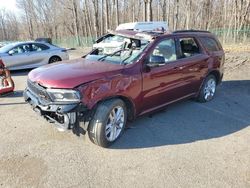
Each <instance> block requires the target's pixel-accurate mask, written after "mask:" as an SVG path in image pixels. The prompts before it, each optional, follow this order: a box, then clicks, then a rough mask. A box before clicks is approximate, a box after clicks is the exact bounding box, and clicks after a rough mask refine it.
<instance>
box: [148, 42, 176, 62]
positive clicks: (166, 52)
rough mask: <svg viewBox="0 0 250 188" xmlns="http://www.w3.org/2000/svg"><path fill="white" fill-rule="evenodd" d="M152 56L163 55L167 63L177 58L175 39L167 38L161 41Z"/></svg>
mask: <svg viewBox="0 0 250 188" xmlns="http://www.w3.org/2000/svg"><path fill="white" fill-rule="evenodd" d="M151 56H156V57H157V56H160V57H163V58H164V60H165V63H168V62H171V61H175V60H176V57H177V56H176V48H175V41H174V40H173V39H166V40H163V41H161V42H160V43H159V44H158V45H157V46H156V47H155V49H154V50H153V52H152V54H151Z"/></svg>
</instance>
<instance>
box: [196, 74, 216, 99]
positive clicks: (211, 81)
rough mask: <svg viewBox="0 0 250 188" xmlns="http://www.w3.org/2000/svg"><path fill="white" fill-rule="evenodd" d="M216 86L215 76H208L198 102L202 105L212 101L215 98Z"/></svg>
mask: <svg viewBox="0 0 250 188" xmlns="http://www.w3.org/2000/svg"><path fill="white" fill-rule="evenodd" d="M216 86H217V80H216V78H215V76H214V75H212V74H210V75H208V76H207V77H206V79H205V80H204V82H203V84H202V87H201V90H200V93H199V95H198V97H197V100H198V101H199V102H202V103H204V102H209V101H211V100H212V99H213V98H214V96H215V93H216Z"/></svg>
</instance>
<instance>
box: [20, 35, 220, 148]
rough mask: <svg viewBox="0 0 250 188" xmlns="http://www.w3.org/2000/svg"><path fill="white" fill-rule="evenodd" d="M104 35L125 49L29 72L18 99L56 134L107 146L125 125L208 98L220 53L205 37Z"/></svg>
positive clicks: (217, 75)
mask: <svg viewBox="0 0 250 188" xmlns="http://www.w3.org/2000/svg"><path fill="white" fill-rule="evenodd" d="M111 34H113V35H115V36H121V37H124V38H126V39H128V40H129V41H130V43H129V44H127V45H125V46H124V47H123V48H122V49H121V50H118V51H116V52H114V53H113V54H106V55H105V54H103V53H102V52H101V53H100V52H99V50H98V49H94V50H93V51H91V52H90V53H89V54H88V55H86V56H85V57H83V58H82V59H75V60H72V61H70V63H69V62H61V63H57V64H54V65H47V66H43V67H40V68H37V69H35V70H33V71H31V72H30V73H29V75H28V86H27V89H26V90H25V92H24V97H25V101H27V102H28V103H30V104H31V105H32V106H33V109H34V110H35V111H37V112H39V114H40V115H42V116H44V117H45V118H46V119H47V120H49V121H51V122H54V123H55V124H56V125H57V127H58V128H60V129H64V130H66V129H73V130H75V129H77V128H79V126H80V127H82V128H84V129H85V130H86V131H88V135H89V137H90V139H91V140H92V142H94V143H95V144H97V145H99V146H102V147H108V146H110V145H111V144H112V143H113V142H115V141H116V140H117V139H118V138H119V137H120V135H121V134H122V132H123V131H124V128H125V126H126V123H127V120H133V119H134V118H135V117H137V116H140V115H143V114H147V113H150V112H152V111H155V110H157V109H161V108H163V107H165V106H166V105H168V104H171V103H174V102H176V101H179V100H182V99H188V98H196V99H197V100H198V101H200V102H208V101H210V100H212V99H213V98H214V96H215V93H216V87H217V85H218V84H219V83H220V82H221V80H222V77H223V71H224V68H223V67H224V51H223V49H222V46H221V44H220V43H219V41H218V40H217V39H216V37H215V36H214V35H213V34H211V33H210V32H205V31H194V30H191V31H176V32H173V33H171V34H159V33H152V32H151V33H148V34H147V33H140V32H135V31H127V30H123V31H116V32H112V33H111Z"/></svg>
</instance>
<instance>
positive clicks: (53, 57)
mask: <svg viewBox="0 0 250 188" xmlns="http://www.w3.org/2000/svg"><path fill="white" fill-rule="evenodd" d="M58 61H62V59H61V58H60V57H58V56H52V57H51V58H50V59H49V64H51V63H55V62H58Z"/></svg>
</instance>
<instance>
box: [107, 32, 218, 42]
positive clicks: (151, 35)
mask: <svg viewBox="0 0 250 188" xmlns="http://www.w3.org/2000/svg"><path fill="white" fill-rule="evenodd" d="M109 33H110V34H113V35H119V36H124V37H127V38H133V39H139V40H147V41H153V40H155V39H156V38H159V37H160V38H162V37H166V36H171V35H172V36H188V35H192V36H194V35H199V36H214V35H213V34H212V33H211V32H209V31H204V30H177V31H174V32H169V31H167V32H161V31H160V32H158V31H151V32H147V31H143V32H140V31H133V30H117V31H109Z"/></svg>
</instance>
